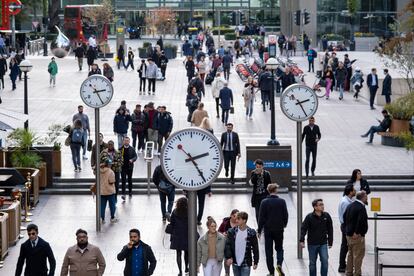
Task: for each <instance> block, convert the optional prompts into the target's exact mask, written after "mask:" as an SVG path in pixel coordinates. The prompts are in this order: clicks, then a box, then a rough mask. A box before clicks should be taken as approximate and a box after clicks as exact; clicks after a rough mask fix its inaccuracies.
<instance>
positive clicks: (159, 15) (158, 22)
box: [145, 7, 177, 35]
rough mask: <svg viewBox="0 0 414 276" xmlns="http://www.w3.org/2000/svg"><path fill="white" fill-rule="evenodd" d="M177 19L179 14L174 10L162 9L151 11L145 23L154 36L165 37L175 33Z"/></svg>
mask: <svg viewBox="0 0 414 276" xmlns="http://www.w3.org/2000/svg"><path fill="white" fill-rule="evenodd" d="M176 17H177V14H176V13H175V12H174V11H173V10H172V9H170V8H166V7H161V8H158V9H155V10H151V11H149V12H148V13H147V16H146V17H145V23H146V24H147V26H148V28H149V29H150V32H152V33H153V34H156V33H157V34H160V35H165V34H167V33H174V27H175V19H176Z"/></svg>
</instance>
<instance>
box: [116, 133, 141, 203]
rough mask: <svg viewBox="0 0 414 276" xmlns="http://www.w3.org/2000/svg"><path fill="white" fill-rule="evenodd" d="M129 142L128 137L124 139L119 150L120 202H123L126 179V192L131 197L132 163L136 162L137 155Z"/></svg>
mask: <svg viewBox="0 0 414 276" xmlns="http://www.w3.org/2000/svg"><path fill="white" fill-rule="evenodd" d="M130 142H131V140H130V139H129V137H125V138H124V145H123V146H122V147H121V148H120V149H119V151H120V152H121V156H122V160H123V164H122V169H121V179H122V196H121V198H122V200H123V201H125V189H126V188H125V186H126V179H127V177H128V192H129V197H132V173H133V171H134V163H135V161H137V153H136V151H135V150H134V148H133V147H132V146H131V145H130V144H129V143H130Z"/></svg>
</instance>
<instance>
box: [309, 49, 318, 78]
mask: <svg viewBox="0 0 414 276" xmlns="http://www.w3.org/2000/svg"><path fill="white" fill-rule="evenodd" d="M306 55H307V56H308V63H309V69H308V72H310V71H311V68H312V73H315V64H314V63H315V58H316V57H317V56H318V54H317V53H316V51H315V50H314V49H312V48H310V49H309V50H308V52H307V54H306Z"/></svg>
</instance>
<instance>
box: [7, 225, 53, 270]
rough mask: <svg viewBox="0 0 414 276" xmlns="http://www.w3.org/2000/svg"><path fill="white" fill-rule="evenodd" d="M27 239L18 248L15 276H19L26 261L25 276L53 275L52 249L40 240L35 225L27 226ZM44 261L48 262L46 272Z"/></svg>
mask: <svg viewBox="0 0 414 276" xmlns="http://www.w3.org/2000/svg"><path fill="white" fill-rule="evenodd" d="M27 234H28V235H29V239H28V240H27V241H26V242H24V243H23V244H22V245H21V247H20V255H19V259H18V261H17V266H16V273H15V275H16V276H20V275H21V274H22V271H23V265H24V262H25V261H26V268H25V270H24V275H25V276H53V275H55V268H56V260H55V257H54V256H53V251H52V248H50V245H49V243H47V242H46V241H45V240H43V239H42V238H40V237H39V236H38V235H39V229H38V228H37V225H35V224H29V225H28V226H27ZM46 259H48V260H49V267H50V270H49V272H48V269H47V264H46Z"/></svg>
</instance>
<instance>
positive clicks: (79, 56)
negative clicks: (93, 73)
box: [74, 43, 85, 71]
mask: <svg viewBox="0 0 414 276" xmlns="http://www.w3.org/2000/svg"><path fill="white" fill-rule="evenodd" d="M74 52H75V58H76V59H77V60H78V67H79V71H82V67H83V57H84V56H85V49H84V48H83V46H82V43H79V44H78V47H76V49H75V51H74Z"/></svg>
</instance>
